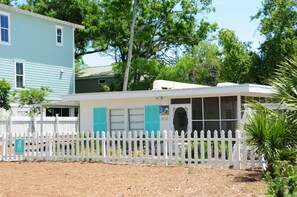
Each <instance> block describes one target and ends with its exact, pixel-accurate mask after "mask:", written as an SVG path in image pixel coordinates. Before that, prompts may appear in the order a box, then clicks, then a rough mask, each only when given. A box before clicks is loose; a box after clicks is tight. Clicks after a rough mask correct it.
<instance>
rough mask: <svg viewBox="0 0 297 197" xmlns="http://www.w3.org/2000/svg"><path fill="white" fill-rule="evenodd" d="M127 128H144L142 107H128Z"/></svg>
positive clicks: (138, 129)
mask: <svg viewBox="0 0 297 197" xmlns="http://www.w3.org/2000/svg"><path fill="white" fill-rule="evenodd" d="M129 130H130V131H138V132H139V131H143V130H144V109H143V108H139V109H129Z"/></svg>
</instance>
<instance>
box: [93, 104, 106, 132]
mask: <svg viewBox="0 0 297 197" xmlns="http://www.w3.org/2000/svg"><path fill="white" fill-rule="evenodd" d="M93 124H94V126H93V129H94V132H95V133H96V132H97V131H99V132H100V135H101V133H102V131H105V132H106V130H107V108H106V107H99V108H93Z"/></svg>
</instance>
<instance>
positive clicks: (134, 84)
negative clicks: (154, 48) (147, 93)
mask: <svg viewBox="0 0 297 197" xmlns="http://www.w3.org/2000/svg"><path fill="white" fill-rule="evenodd" d="M163 67H164V65H163V64H160V63H159V62H158V61H157V60H154V59H151V60H147V59H145V58H138V59H135V60H134V61H133V62H132V64H131V68H130V72H129V78H128V82H129V83H128V87H127V89H128V90H148V89H152V87H153V82H154V80H155V79H156V78H157V76H158V75H159V73H160V71H161V69H162V68H163ZM125 68H126V63H124V62H119V63H115V64H114V65H113V72H114V73H115V76H116V77H115V78H116V81H115V83H113V84H112V85H111V87H110V89H111V90H112V91H114V90H116V91H119V90H122V85H123V78H124V77H123V73H124V71H125Z"/></svg>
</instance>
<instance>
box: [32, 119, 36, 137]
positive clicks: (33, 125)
mask: <svg viewBox="0 0 297 197" xmlns="http://www.w3.org/2000/svg"><path fill="white" fill-rule="evenodd" d="M35 130H36V117H35V116H32V133H34V132H35Z"/></svg>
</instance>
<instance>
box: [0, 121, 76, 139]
mask: <svg viewBox="0 0 297 197" xmlns="http://www.w3.org/2000/svg"><path fill="white" fill-rule="evenodd" d="M77 131H78V117H59V116H56V117H43V118H41V117H33V118H31V117H15V116H10V117H9V119H8V120H0V139H1V138H2V134H3V133H6V132H7V133H15V134H16V133H34V132H39V133H40V132H43V133H48V132H55V133H60V132H70V133H76V132H77Z"/></svg>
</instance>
